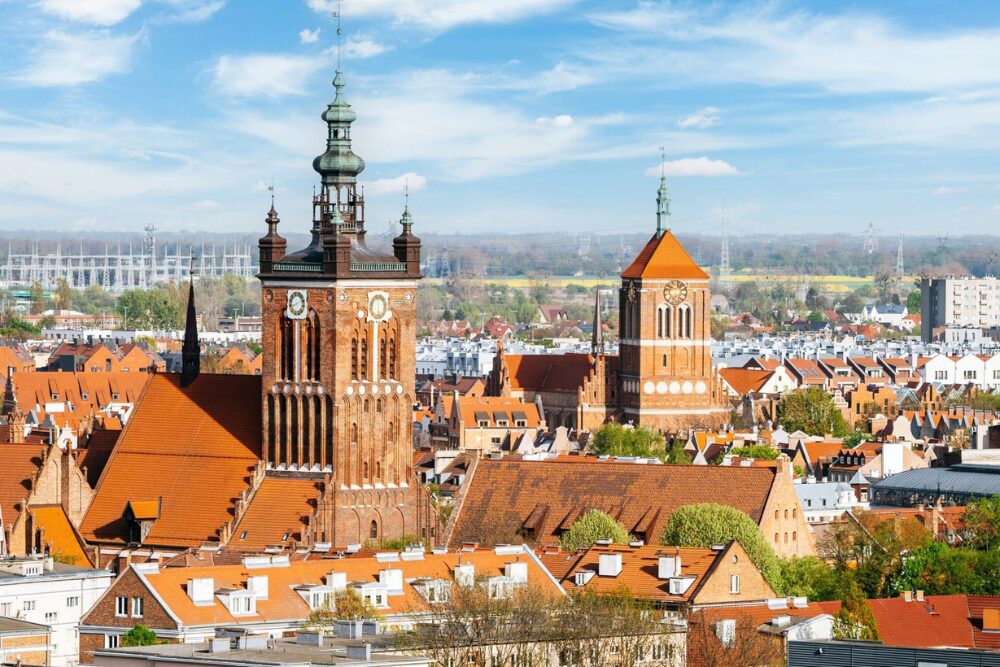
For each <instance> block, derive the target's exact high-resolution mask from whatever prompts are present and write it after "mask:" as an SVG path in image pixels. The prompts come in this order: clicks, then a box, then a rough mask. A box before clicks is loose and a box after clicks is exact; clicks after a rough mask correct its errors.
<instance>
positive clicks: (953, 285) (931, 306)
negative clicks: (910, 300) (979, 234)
mask: <svg viewBox="0 0 1000 667" xmlns="http://www.w3.org/2000/svg"><path fill="white" fill-rule="evenodd" d="M920 317H921V323H920V337H921V339H922V340H923V341H924V342H925V343H929V342H931V341H932V340H935V339H936V338H937V337H938V336H939V335H940V334H941V332H942V330H944V329H951V328H954V329H963V328H967V329H980V330H982V329H989V328H992V327H998V326H1000V279H997V278H992V277H985V278H972V277H967V276H966V277H956V276H949V277H947V278H922V279H921V280H920Z"/></svg>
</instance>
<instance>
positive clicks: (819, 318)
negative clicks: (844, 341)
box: [806, 310, 826, 324]
mask: <svg viewBox="0 0 1000 667" xmlns="http://www.w3.org/2000/svg"><path fill="white" fill-rule="evenodd" d="M806 321H808V322H810V323H812V324H820V323H822V322H826V315H824V314H823V313H821V312H820V311H818V310H813V311H810V312H809V314H808V315H807V316H806Z"/></svg>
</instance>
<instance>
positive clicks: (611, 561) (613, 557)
mask: <svg viewBox="0 0 1000 667" xmlns="http://www.w3.org/2000/svg"><path fill="white" fill-rule="evenodd" d="M621 573H622V555H621V554H601V555H600V559H599V560H598V566H597V574H599V575H600V576H602V577H617V576H618V575H619V574H621Z"/></svg>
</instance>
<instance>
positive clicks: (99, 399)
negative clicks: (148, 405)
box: [14, 371, 151, 429]
mask: <svg viewBox="0 0 1000 667" xmlns="http://www.w3.org/2000/svg"><path fill="white" fill-rule="evenodd" d="M150 377H151V376H150V375H149V374H146V373H122V372H118V371H112V372H108V373H104V372H102V373H84V372H80V373H76V372H69V373H59V372H30V373H15V374H14V389H15V391H16V393H17V404H18V406H19V407H20V408H21V410H22V411H24V413H25V414H28V413H31V412H34V413H35V416H36V417H37V418H38V422H39V423H41V422H42V421H44V420H45V417H46V416H51V417H52V420H53V421H54V422H55V424H56V425H57V426H59V427H63V426H69V427H70V428H73V429H79V428H80V427H81V426H82V425H84V424H85V423H86V422H87V421H88V420H89V419H90V417H91V416H93V415H98V416H102V415H103V414H105V413H106V412H107V411H108V410H109V406H111V404H119V403H122V404H129V403H134V402H135V401H136V399H137V398H138V397H139V394H140V393H141V392H142V389H143V387H145V386H146V383H147V382H148V381H149V378H150ZM47 406H49V407H55V406H58V409H52V410H49V409H48V408H47Z"/></svg>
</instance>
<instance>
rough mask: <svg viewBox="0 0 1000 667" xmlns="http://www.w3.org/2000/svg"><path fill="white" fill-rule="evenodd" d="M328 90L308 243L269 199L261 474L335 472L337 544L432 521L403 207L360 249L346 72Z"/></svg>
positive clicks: (415, 256) (358, 165)
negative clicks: (418, 475)
mask: <svg viewBox="0 0 1000 667" xmlns="http://www.w3.org/2000/svg"><path fill="white" fill-rule="evenodd" d="M333 85H334V88H335V89H336V94H335V98H334V100H333V102H331V103H330V104H329V105H328V106H327V108H326V110H325V111H324V112H323V114H322V118H323V120H324V121H325V122H326V124H327V141H326V150H325V151H324V152H323V153H322V154H321V155H319V156H318V157H316V159H315V160H314V161H313V168H314V169H315V170H316V172H317V173H318V174H319V176H320V184H321V185H320V190H319V191H318V192H316V193H314V195H313V219H312V226H311V229H310V231H311V239H310V242H309V244H308V245H307V246H306V247H305V248H303V249H301V250H298V251H295V252H291V253H286V242H285V239H284V238H282V237H281V236H279V235H278V232H277V226H278V216H277V213H276V211H275V210H274V208H273V206H272V209H271V211H270V212H269V213H268V216H267V218H266V221H267V224H268V233H267V234H266V235H265V236H264V237H263V238H261V239H260V243H259V247H260V256H261V263H260V264H261V272H260V276H259V277H260V280H261V286H262V301H263V303H262V316H263V333H262V343H263V348H264V351H263V355H264V356H263V364H262V392H263V408H262V409H263V429H264V433H263V448H262V449H263V454H262V456H263V458H264V461H265V463H266V466H267V469H268V473H267V474H274V475H288V474H293V475H297V476H301V475H318V476H323V477H327V476H332V483H333V484H334V485H335V488H336V489H337V493H338V494H339V500H337V501H336V502H335V503H334V505H335V506H336V507H337V508H338V509H336V510H335V511H336V512H337V516H335V517H333V518H331V520H330V525H331V526H332V527H333V528H332V531H333V535H332V536H329V537H328V539H329V540H330V541H333V542H335V543H336V544H338V545H341V546H343V545H345V544H353V543H360V542H364V541H366V540H370V539H375V538H379V539H381V538H382V537H399V536H401V535H402V534H403V533H404V532H406V533H416V534H420V531H421V529H422V527H423V528H426V522H425V520H426V516H425V515H424V513H423V510H422V509H421V508H420V507H419V505H420V503H421V502H422V500H421V499H422V498H423V496H422V495H421V492H422V488H421V487H420V485H419V484H417V483H416V482H415V480H414V478H413V473H412V468H411V460H412V453H411V452H412V433H411V429H412V421H413V420H412V416H411V415H412V405H413V401H414V400H415V392H414V384H413V383H414V375H415V366H414V354H415V348H416V287H417V282H418V281H419V279H420V278H421V275H420V240H419V239H418V238H417V237H416V236H415V235H414V234H413V232H412V226H413V218H412V216H411V215H410V213H409V208H408V207H407V209H406V210H405V211H404V214H403V220H401V223H402V227H403V230H402V232H401V234H400V236H398V237H396V239H394V240H393V247H392V248H391V249H387V251H383V250H381V249H376V248H372V247H369V246H368V244H367V241H366V238H365V216H364V197H363V195H362V194H360V193H359V192H358V188H357V185H358V184H357V177H358V175H359V174H360V173H361V172H362V170H363V169H364V167H365V163H364V160H362V159H361V158H360V157H359V156H358V155H356V154H355V153H354V151H353V150H352V147H351V124H352V123H353V122H354V120H355V118H356V114H355V113H354V111H353V110H352V109H351V106H350V105H349V104H348V103H347V102H346V100H345V99H344V94H343V91H344V77H343V74H341V72H339V71H338V72H337V74H336V77H335V78H334V81H333ZM348 507H349V508H351V509H350V510H349V511H348V510H347V509H345V508H348ZM421 522H424V523H423V526H421Z"/></svg>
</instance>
